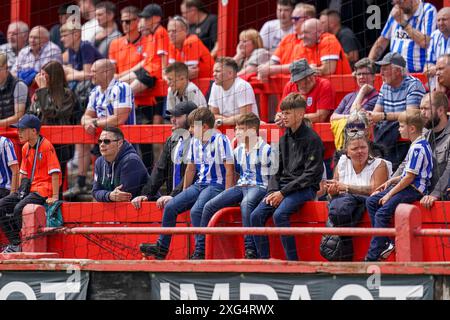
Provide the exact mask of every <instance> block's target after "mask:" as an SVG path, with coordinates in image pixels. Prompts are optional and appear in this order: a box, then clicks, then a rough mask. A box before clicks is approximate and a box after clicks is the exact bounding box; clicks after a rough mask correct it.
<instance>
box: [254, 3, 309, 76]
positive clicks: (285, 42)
mask: <svg viewBox="0 0 450 320" xmlns="http://www.w3.org/2000/svg"><path fill="white" fill-rule="evenodd" d="M315 17H316V8H315V7H314V6H313V5H310V4H305V3H299V4H297V5H296V6H295V9H294V11H293V12H292V17H291V20H292V22H293V24H294V33H291V34H289V35H287V36H285V37H284V38H283V39H282V40H281V42H280V44H279V45H278V47H277V48H276V49H275V51H274V53H273V54H272V57H271V58H270V61H269V62H268V63H265V64H262V65H260V66H259V67H258V78H260V79H263V80H264V79H267V77H268V76H270V75H276V74H280V73H281V74H288V73H289V65H290V64H291V63H292V62H294V60H295V59H294V48H295V46H296V45H298V44H300V43H301V42H302V27H303V24H304V22H305V21H306V20H307V19H312V18H315Z"/></svg>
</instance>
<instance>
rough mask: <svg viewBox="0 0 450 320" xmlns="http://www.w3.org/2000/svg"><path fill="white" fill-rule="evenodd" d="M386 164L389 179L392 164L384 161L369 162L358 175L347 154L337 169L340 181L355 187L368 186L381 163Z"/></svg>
mask: <svg viewBox="0 0 450 320" xmlns="http://www.w3.org/2000/svg"><path fill="white" fill-rule="evenodd" d="M382 161H383V162H385V163H386V165H387V167H388V174H389V177H390V176H391V175H392V164H391V163H390V162H389V161H387V160H384V159H381V158H375V159H372V160H370V161H369V163H368V164H367V165H366V166H365V167H364V169H363V170H362V171H361V172H360V173H358V174H357V173H356V172H355V169H354V168H353V165H352V161H351V160H350V158H348V157H347V156H346V155H345V154H344V155H342V156H341V157H340V158H339V162H338V164H337V169H338V173H339V181H340V182H342V183H345V184H348V185H353V186H366V185H369V184H370V180H371V179H372V175H373V173H374V172H375V170H376V169H377V168H378V166H379V165H380V164H381V162H382Z"/></svg>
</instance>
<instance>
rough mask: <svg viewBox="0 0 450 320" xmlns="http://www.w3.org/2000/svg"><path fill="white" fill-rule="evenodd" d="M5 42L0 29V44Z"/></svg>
mask: <svg viewBox="0 0 450 320" xmlns="http://www.w3.org/2000/svg"><path fill="white" fill-rule="evenodd" d="M5 43H6V38H5V34H4V33H3V32H2V31H0V46H1V45H2V44H5Z"/></svg>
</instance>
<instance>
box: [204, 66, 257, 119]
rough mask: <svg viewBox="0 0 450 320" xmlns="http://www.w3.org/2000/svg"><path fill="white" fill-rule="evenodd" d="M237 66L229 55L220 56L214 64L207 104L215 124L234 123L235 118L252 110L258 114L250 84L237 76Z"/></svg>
mask: <svg viewBox="0 0 450 320" xmlns="http://www.w3.org/2000/svg"><path fill="white" fill-rule="evenodd" d="M237 70H238V66H237V63H236V61H234V60H233V59H232V58H230V57H221V58H218V59H217V60H216V63H215V64H214V75H213V76H214V83H213V85H212V88H211V94H210V96H209V101H208V105H209V106H210V108H211V111H212V112H213V113H214V115H215V117H216V124H217V125H222V124H227V125H234V124H236V120H237V118H238V117H239V116H240V115H242V114H246V113H250V112H253V113H254V114H256V115H258V106H257V105H256V99H255V93H254V92H253V88H252V86H251V85H250V84H249V83H248V82H247V81H245V80H243V79H241V78H239V77H238V76H237Z"/></svg>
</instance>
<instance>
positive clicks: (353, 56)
mask: <svg viewBox="0 0 450 320" xmlns="http://www.w3.org/2000/svg"><path fill="white" fill-rule="evenodd" d="M320 22H321V23H322V28H323V31H324V32H328V33H331V34H334V35H335V36H336V38H337V39H338V40H339V43H340V44H341V46H342V48H343V49H344V52H345V54H346V55H347V59H348V62H349V63H350V65H351V66H353V65H354V64H355V63H356V61H358V60H359V51H360V50H361V44H360V43H359V41H358V39H357V38H356V36H355V34H354V32H353V30H352V29H350V28H348V27H346V26H343V25H342V24H341V15H340V14H339V12H338V11H335V10H331V9H325V10H323V11H322V12H321V13H320Z"/></svg>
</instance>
